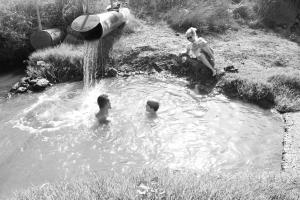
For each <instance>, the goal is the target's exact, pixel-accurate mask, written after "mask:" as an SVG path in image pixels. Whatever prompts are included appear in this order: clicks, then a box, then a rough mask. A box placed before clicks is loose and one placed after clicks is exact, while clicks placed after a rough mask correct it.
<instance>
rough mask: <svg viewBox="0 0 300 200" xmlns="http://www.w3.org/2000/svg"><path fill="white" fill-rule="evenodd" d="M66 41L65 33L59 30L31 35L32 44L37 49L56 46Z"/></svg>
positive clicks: (43, 31) (42, 31)
mask: <svg viewBox="0 0 300 200" xmlns="http://www.w3.org/2000/svg"><path fill="white" fill-rule="evenodd" d="M63 39H64V33H63V31H62V30H60V29H58V28H52V29H45V30H38V31H36V32H34V33H32V34H31V36H30V43H31V45H32V46H33V48H35V49H43V48H46V47H51V46H55V45H57V44H59V43H61V42H62V41H63Z"/></svg>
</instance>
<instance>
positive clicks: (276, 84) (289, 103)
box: [268, 72, 300, 112]
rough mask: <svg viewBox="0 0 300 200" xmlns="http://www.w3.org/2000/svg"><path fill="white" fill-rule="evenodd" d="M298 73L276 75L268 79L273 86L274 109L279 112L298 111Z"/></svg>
mask: <svg viewBox="0 0 300 200" xmlns="http://www.w3.org/2000/svg"><path fill="white" fill-rule="evenodd" d="M299 77H300V73H299V72H298V73H294V72H293V73H285V74H276V75H272V76H270V77H269V78H268V82H270V83H272V85H273V93H274V95H275V97H276V98H275V101H276V108H277V110H278V111H280V112H291V111H299V110H300V78H299Z"/></svg>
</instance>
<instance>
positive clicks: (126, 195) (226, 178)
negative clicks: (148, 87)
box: [13, 170, 300, 200]
mask: <svg viewBox="0 0 300 200" xmlns="http://www.w3.org/2000/svg"><path fill="white" fill-rule="evenodd" d="M299 198H300V191H299V187H298V186H297V180H296V176H292V175H287V174H276V175H275V174H274V173H250V172H248V173H247V172H244V173H238V174H224V173H223V174H216V173H202V174H199V173H193V172H179V171H176V172H175V171H167V170H161V171H154V170H144V171H143V172H142V173H140V174H137V173H131V174H129V173H128V174H125V175H116V174H113V173H110V174H106V175H94V176H91V177H89V178H87V179H86V180H74V181H70V182H60V183H56V184H44V185H43V186H41V187H33V188H30V189H28V190H27V191H23V192H19V193H18V194H16V196H15V198H13V199H15V200H25V199H30V200H40V199H57V200H59V199H64V200H68V199H89V200H93V199H144V200H161V199H203V200H206V199H214V200H226V199H228V200H229V199H240V200H254V199H260V200H269V199H272V200H295V199H299Z"/></svg>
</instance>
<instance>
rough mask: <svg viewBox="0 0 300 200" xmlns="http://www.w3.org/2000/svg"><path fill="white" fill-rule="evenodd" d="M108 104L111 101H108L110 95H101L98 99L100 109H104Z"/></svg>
mask: <svg viewBox="0 0 300 200" xmlns="http://www.w3.org/2000/svg"><path fill="white" fill-rule="evenodd" d="M108 102H109V99H108V95H106V94H102V95H100V96H99V97H98V99H97V103H98V105H99V107H100V109H101V108H103V107H104V106H106V104H107V103H108Z"/></svg>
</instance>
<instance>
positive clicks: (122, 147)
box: [0, 76, 282, 196]
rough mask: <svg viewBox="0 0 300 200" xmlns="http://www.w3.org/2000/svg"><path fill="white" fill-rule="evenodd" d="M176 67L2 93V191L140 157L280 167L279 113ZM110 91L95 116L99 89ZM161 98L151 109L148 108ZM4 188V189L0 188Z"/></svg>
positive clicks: (132, 165) (137, 162) (143, 160)
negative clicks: (212, 89) (103, 114)
mask: <svg viewBox="0 0 300 200" xmlns="http://www.w3.org/2000/svg"><path fill="white" fill-rule="evenodd" d="M186 84H187V82H186V81H185V80H181V79H178V78H174V77H164V76H157V77H143V76H138V77H129V78H127V79H104V80H101V81H100V82H99V83H98V84H97V85H96V86H95V87H94V88H91V89H89V90H88V91H83V90H82V87H83V86H82V83H81V82H78V83H67V84H59V85H55V86H53V87H52V88H50V89H48V90H47V91H46V92H43V93H38V94H27V95H21V96H18V97H15V98H12V99H10V100H8V101H4V102H2V103H0V110H1V112H0V152H1V153H0V194H2V195H6V194H10V193H11V192H12V191H14V190H16V189H21V188H27V187H30V186H31V185H40V184H43V183H45V182H53V181H56V180H60V179H69V178H72V177H75V176H81V175H85V174H89V173H91V172H93V171H97V172H105V171H115V172H122V171H127V170H132V169H134V170H139V169H142V168H146V167H154V168H165V167H170V168H174V169H183V168H187V169H193V170H198V171H209V170H213V171H229V172H234V171H240V170H251V169H262V170H280V162H281V160H280V159H281V130H282V127H281V126H282V123H281V119H280V116H279V115H277V114H276V113H272V112H271V111H270V110H263V109H260V108H258V107H256V106H254V105H251V104H247V103H242V102H239V101H232V100H229V99H227V98H226V97H224V96H223V95H200V94H198V93H197V92H195V91H194V90H191V89H188V88H187V87H186ZM103 93H105V94H108V95H109V98H110V99H111V104H112V109H111V112H110V120H111V122H110V123H109V124H108V125H102V126H99V125H98V124H97V122H96V120H95V113H96V112H97V111H98V106H97V104H96V99H97V97H98V96H99V95H100V94H103ZM148 99H156V100H158V101H159V102H160V109H159V111H158V113H157V116H151V115H148V114H147V113H146V112H145V103H146V101H147V100H148ZM0 196H1V195H0Z"/></svg>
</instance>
